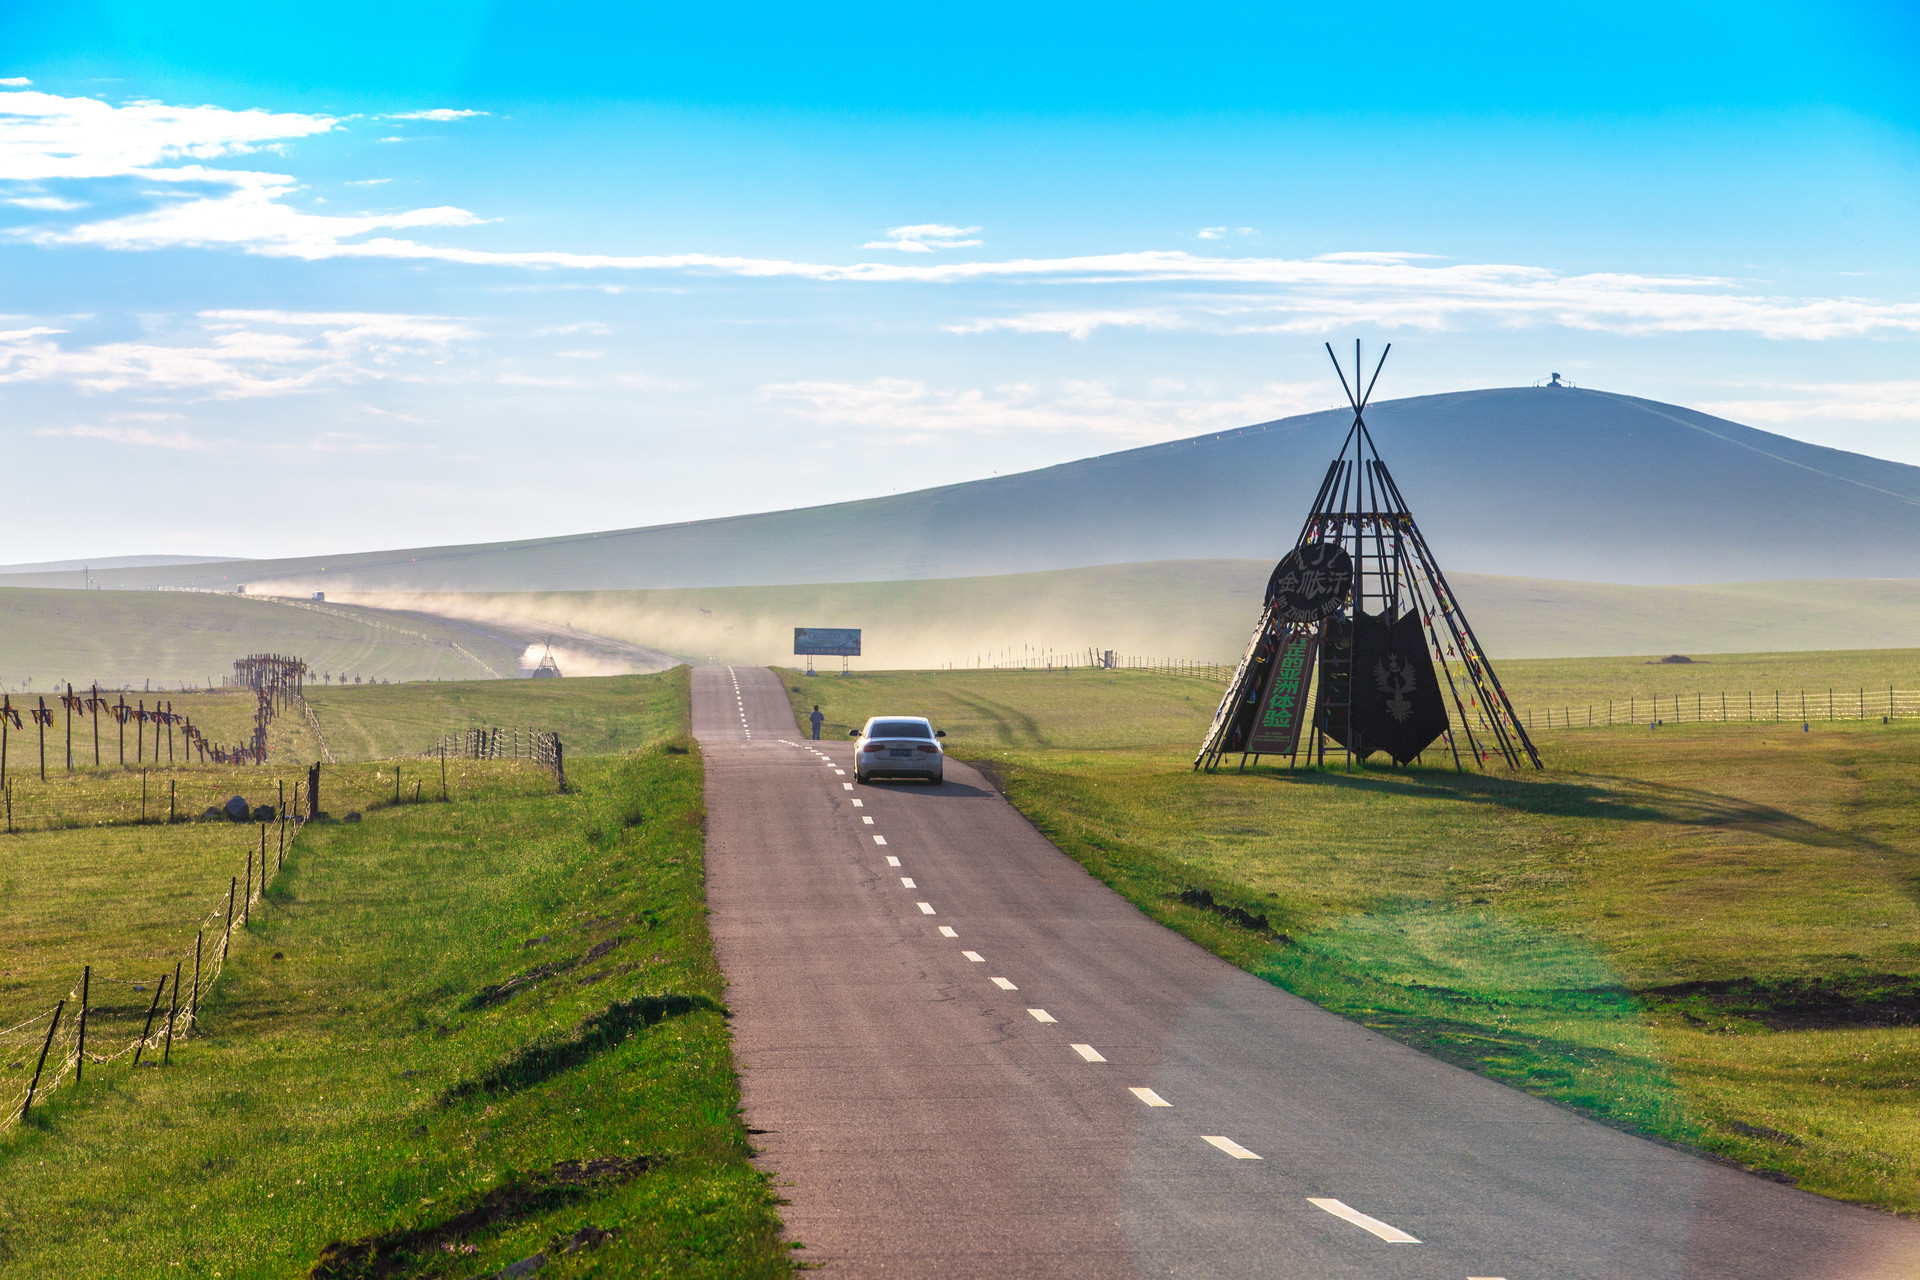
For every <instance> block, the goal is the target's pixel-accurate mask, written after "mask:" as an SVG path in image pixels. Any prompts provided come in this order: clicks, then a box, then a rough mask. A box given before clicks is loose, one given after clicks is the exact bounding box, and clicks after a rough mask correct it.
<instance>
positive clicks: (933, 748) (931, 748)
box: [920, 745, 940, 755]
mask: <svg viewBox="0 0 1920 1280" xmlns="http://www.w3.org/2000/svg"><path fill="white" fill-rule="evenodd" d="M920 749H921V750H922V751H924V752H926V753H927V754H928V755H933V754H935V753H936V752H938V751H939V750H940V748H938V747H936V746H931V745H927V746H922V747H921V748H920Z"/></svg>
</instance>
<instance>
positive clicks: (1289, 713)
mask: <svg viewBox="0 0 1920 1280" xmlns="http://www.w3.org/2000/svg"><path fill="white" fill-rule="evenodd" d="M1319 649H1320V638H1319V637H1318V636H1316V635H1313V634H1311V633H1309V632H1306V631H1289V632H1287V633H1286V634H1285V635H1284V636H1282V638H1281V640H1280V645H1279V651H1278V653H1277V654H1276V655H1275V658H1274V662H1273V665H1272V669H1271V671H1270V673H1269V677H1268V680H1267V687H1266V690H1265V692H1264V693H1263V694H1262V695H1261V698H1260V705H1259V710H1258V712H1256V714H1255V716H1254V720H1253V731H1252V732H1251V733H1249V734H1248V735H1247V744H1246V748H1245V749H1246V750H1247V751H1248V752H1250V753H1252V754H1254V755H1269V756H1290V755H1292V754H1293V753H1294V752H1295V751H1297V750H1298V749H1299V747H1300V726H1301V725H1302V724H1303V723H1305V721H1306V717H1307V685H1308V683H1309V682H1310V681H1311V680H1312V679H1313V660H1314V657H1315V655H1316V654H1318V652H1319Z"/></svg>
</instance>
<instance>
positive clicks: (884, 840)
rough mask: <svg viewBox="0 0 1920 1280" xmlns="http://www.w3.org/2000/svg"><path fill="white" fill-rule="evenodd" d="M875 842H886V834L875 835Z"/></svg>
mask: <svg viewBox="0 0 1920 1280" xmlns="http://www.w3.org/2000/svg"><path fill="white" fill-rule="evenodd" d="M873 842H874V843H875V844H885V843H886V842H887V838H886V837H885V836H875V837H874V838H873Z"/></svg>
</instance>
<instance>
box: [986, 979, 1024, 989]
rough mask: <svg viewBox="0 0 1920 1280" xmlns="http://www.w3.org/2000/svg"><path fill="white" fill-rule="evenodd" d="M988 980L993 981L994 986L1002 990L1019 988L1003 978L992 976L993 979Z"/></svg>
mask: <svg viewBox="0 0 1920 1280" xmlns="http://www.w3.org/2000/svg"><path fill="white" fill-rule="evenodd" d="M990 981H991V982H992V983H993V985H994V986H996V987H998V988H1000V989H1001V990H1002V991H1018V990H1019V989H1020V988H1018V987H1016V986H1014V985H1013V984H1012V983H1011V982H1008V981H1007V980H1006V979H1005V978H993V979H990Z"/></svg>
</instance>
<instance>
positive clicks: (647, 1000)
mask: <svg viewBox="0 0 1920 1280" xmlns="http://www.w3.org/2000/svg"><path fill="white" fill-rule="evenodd" d="M719 1008H720V1006H719V1005H717V1004H715V1003H714V1002H713V1001H712V1000H709V999H708V998H707V997H706V996H675V995H665V996H636V997H635V998H634V999H632V1000H622V1001H621V1002H620V1003H618V1004H614V1005H609V1006H607V1007H606V1008H605V1009H602V1010H601V1011H600V1012H599V1013H596V1014H594V1015H593V1016H592V1017H590V1018H588V1019H586V1021H584V1022H582V1023H581V1024H580V1025H579V1026H578V1027H576V1028H575V1029H574V1034H573V1035H571V1036H569V1037H567V1038H566V1039H564V1040H556V1039H552V1038H548V1037H543V1038H541V1039H539V1040H536V1041H534V1042H533V1043H532V1044H530V1045H528V1046H527V1047H526V1048H525V1049H522V1050H521V1051H520V1052H519V1053H517V1054H515V1055H514V1056H513V1057H512V1058H509V1059H508V1060H507V1061H505V1062H503V1063H501V1064H500V1065H499V1066H497V1067H495V1068H494V1069H493V1070H491V1071H489V1072H487V1073H486V1074H485V1075H483V1076H481V1077H480V1078H479V1079H477V1080H463V1081H461V1082H460V1083H459V1084H457V1085H454V1086H453V1087H452V1088H451V1089H448V1090H447V1091H446V1092H445V1093H443V1094H441V1095H440V1105H441V1106H448V1105H450V1104H452V1103H455V1102H458V1101H460V1100H461V1099H463V1098H471V1097H473V1096H475V1095H476V1094H482V1093H489V1094H498V1093H517V1092H518V1091H520V1090H521V1089H528V1088H531V1087H533V1086H534V1085H537V1084H539V1083H540V1082H542V1081H543V1080H550V1079H552V1078H553V1077H554V1076H557V1075H559V1074H560V1073H561V1072H563V1071H569V1070H572V1069H573V1068H574V1067H577V1066H579V1065H580V1064H581V1063H583V1062H585V1061H587V1060H588V1059H589V1058H591V1057H593V1056H594V1055H595V1054H600V1053H605V1052H606V1051H607V1050H609V1049H612V1048H614V1047H616V1046H618V1045H620V1044H621V1043H623V1042H624V1041H625V1040H626V1039H627V1038H628V1037H629V1036H631V1035H633V1034H634V1033H635V1032H636V1031H645V1030H646V1029H647V1028H648V1027H651V1026H652V1025H654V1024H655V1023H656V1022H661V1021H663V1020H665V1019H667V1018H678V1017H684V1016H685V1015H687V1014H689V1013H696V1012H699V1011H701V1010H704V1009H713V1010H718V1009H719Z"/></svg>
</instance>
